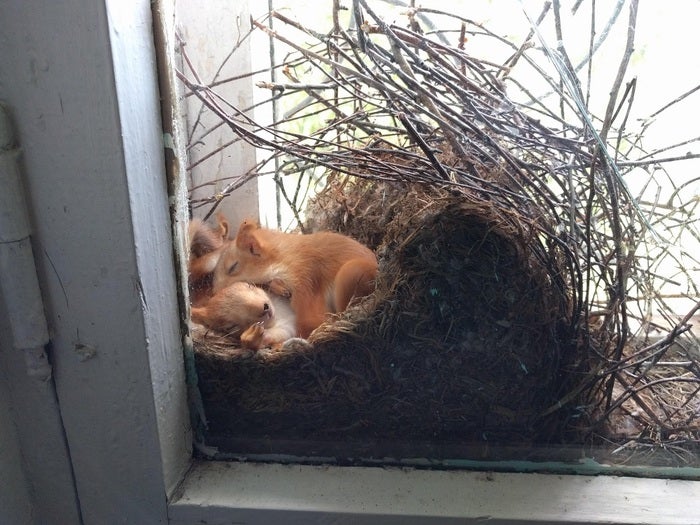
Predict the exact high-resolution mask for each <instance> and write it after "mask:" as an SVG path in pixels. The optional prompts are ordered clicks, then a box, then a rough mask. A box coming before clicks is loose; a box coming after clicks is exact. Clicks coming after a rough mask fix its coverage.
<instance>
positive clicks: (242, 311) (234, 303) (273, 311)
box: [192, 282, 296, 350]
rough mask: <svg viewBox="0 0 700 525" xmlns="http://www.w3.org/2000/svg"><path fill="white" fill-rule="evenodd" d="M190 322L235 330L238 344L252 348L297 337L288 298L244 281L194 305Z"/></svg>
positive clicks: (270, 345) (208, 326) (263, 346)
mask: <svg viewBox="0 0 700 525" xmlns="http://www.w3.org/2000/svg"><path fill="white" fill-rule="evenodd" d="M192 321H193V322H195V323H198V324H201V325H202V326H204V327H205V328H209V329H211V330H216V331H218V332H224V333H227V332H228V333H233V332H238V333H239V334H240V340H241V346H243V347H244V348H249V349H251V350H259V349H261V348H276V347H279V346H280V345H282V344H283V343H284V342H285V341H288V340H290V339H293V338H294V337H295V336H296V319H295V315H294V312H293V311H292V309H291V306H290V304H289V300H288V299H285V298H283V297H278V296H274V295H273V296H270V295H268V294H267V292H266V291H265V290H263V289H262V288H260V287H258V286H255V285H254V284H250V283H245V282H235V283H231V284H230V285H228V286H226V287H225V288H222V289H221V290H219V291H217V292H216V293H215V294H214V295H212V296H211V297H210V298H209V300H208V301H206V302H205V303H204V304H203V305H201V306H193V307H192Z"/></svg>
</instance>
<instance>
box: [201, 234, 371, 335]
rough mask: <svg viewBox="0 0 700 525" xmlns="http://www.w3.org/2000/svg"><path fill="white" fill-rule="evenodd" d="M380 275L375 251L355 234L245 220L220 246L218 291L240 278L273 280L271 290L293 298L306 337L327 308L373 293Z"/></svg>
mask: <svg viewBox="0 0 700 525" xmlns="http://www.w3.org/2000/svg"><path fill="white" fill-rule="evenodd" d="M376 276H377V258H376V256H375V255H374V253H373V252H372V251H371V250H370V249H369V248H367V247H366V246H364V245H362V244H360V243H359V242H357V241H356V240H354V239H351V238H350V237H347V236H345V235H341V234H339V233H333V232H317V233H310V234H303V235H302V234H296V233H284V232H280V231H276V230H270V229H267V228H261V227H259V226H258V225H257V224H256V223H255V222H253V221H243V223H242V224H241V226H240V227H239V229H238V234H237V235H236V238H235V240H233V241H231V242H228V243H226V244H225V245H224V246H223V248H221V253H220V255H219V257H218V261H217V263H216V266H215V268H214V277H213V290H214V292H215V293H217V292H218V291H219V290H222V289H224V288H226V287H227V286H228V285H230V284H231V283H233V282H239V281H245V282H251V283H255V284H262V285H269V286H270V291H271V292H273V293H275V294H278V295H283V296H287V297H290V304H291V307H292V310H293V311H294V313H295V314H296V322H297V333H298V335H299V336H300V337H303V338H306V337H308V336H309V334H310V333H311V332H312V331H313V330H314V329H316V328H317V327H318V326H319V325H320V324H321V323H322V322H323V321H324V320H325V319H326V317H327V315H328V313H338V312H342V311H343V310H345V308H346V307H347V306H348V304H350V302H351V301H352V299H353V298H355V297H363V296H365V295H368V294H370V293H372V291H373V290H374V287H375V285H374V281H375V279H376Z"/></svg>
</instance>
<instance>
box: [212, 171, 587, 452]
mask: <svg viewBox="0 0 700 525" xmlns="http://www.w3.org/2000/svg"><path fill="white" fill-rule="evenodd" d="M340 186H342V192H341V190H340ZM336 189H337V190H338V193H334V189H333V185H331V186H329V187H328V188H327V189H326V191H325V192H324V193H322V194H321V195H319V197H317V199H316V200H315V202H314V203H313V204H312V207H311V209H310V210H309V214H310V216H311V217H312V218H313V220H314V221H316V223H315V227H318V228H323V227H326V226H332V227H333V229H341V230H343V231H344V232H345V233H348V234H350V235H353V236H355V237H356V238H359V239H360V240H361V241H363V242H366V243H367V244H369V245H370V246H371V247H373V248H375V249H376V250H377V252H378V254H379V259H380V275H379V278H378V282H377V290H376V292H375V293H374V294H373V295H372V296H370V297H368V298H366V299H364V300H363V301H361V302H359V303H358V304H356V305H355V306H353V307H351V308H349V309H348V310H347V311H346V312H345V313H344V314H343V315H341V316H339V317H338V318H337V319H336V320H334V321H333V322H330V323H327V324H325V325H323V326H322V327H320V328H319V329H318V330H316V331H315V332H314V333H313V334H312V336H311V338H310V341H311V343H312V347H311V348H310V349H309V348H308V347H307V346H301V347H299V348H295V347H288V348H283V349H281V350H279V351H277V352H273V353H267V354H256V355H249V354H245V355H243V354H240V355H239V354H236V353H231V354H230V361H229V362H228V363H222V361H221V359H218V360H217V365H216V366H211V367H207V366H206V353H205V352H200V354H199V360H200V364H201V365H202V366H201V368H200V370H201V372H202V373H203V374H205V375H206V376H207V378H206V381H204V382H203V383H204V384H205V385H206V386H205V387H204V388H206V389H208V390H209V391H208V392H205V396H208V397H209V398H210V399H211V400H212V401H213V402H214V404H215V405H217V400H218V402H219V403H223V405H225V407H226V409H227V410H229V411H230V413H231V424H230V425H227V424H224V425H223V427H222V428H220V429H218V430H219V431H220V432H222V433H224V434H227V435H240V436H248V437H251V436H256V435H259V434H260V433H262V434H264V435H274V436H277V437H278V438H282V439H288V440H289V439H299V438H304V437H309V436H313V437H314V439H317V440H318V439H321V440H329V441H334V440H335V441H337V440H338V439H350V440H353V441H355V440H373V441H374V440H379V441H393V442H397V441H400V442H404V441H411V442H425V441H428V440H430V441H432V442H440V441H445V442H451V441H460V442H465V443H468V442H474V441H477V442H484V441H486V442H488V443H517V444H523V442H532V441H540V440H543V439H551V438H554V439H556V437H557V435H558V433H560V432H561V431H562V430H563V428H564V418H563V417H562V416H561V414H560V412H557V411H551V410H549V409H550V407H552V406H555V405H556V404H557V402H558V401H559V400H560V399H562V397H563V396H564V395H565V394H566V393H567V389H568V388H570V387H571V384H572V382H571V377H570V374H569V372H570V371H571V370H573V369H574V368H575V367H576V365H577V363H578V362H579V358H578V356H577V355H576V351H575V348H576V346H575V345H574V344H573V342H572V341H571V340H572V337H571V332H570V326H571V319H570V313H569V312H570V306H569V301H570V297H569V295H568V293H567V290H566V288H565V287H564V286H563V285H562V284H561V283H559V282H558V281H557V278H556V276H557V275H560V274H561V269H560V268H558V267H557V261H558V259H557V257H556V255H555V254H552V256H551V257H550V258H549V259H543V258H542V257H535V256H534V255H533V250H532V249H531V247H532V246H533V245H534V244H536V242H537V239H536V235H537V230H536V228H535V225H534V224H532V223H531V220H530V219H527V217H528V215H527V214H523V213H522V212H521V211H517V210H513V211H511V212H504V210H497V209H495V208H492V207H491V206H490V205H489V203H488V202H484V201H478V200H476V199H472V198H470V197H469V195H466V194H464V193H462V192H455V191H454V190H449V191H448V190H440V189H436V188H430V189H428V188H424V187H422V186H416V185H411V186H408V185H401V184H394V183H392V184H388V183H387V184H384V183H377V182H369V181H354V182H353V183H352V185H351V186H348V185H347V184H346V183H345V182H344V183H343V184H341V185H338V186H336ZM369 194H371V195H373V198H372V199H367V196H368V195H369ZM379 196H383V197H382V199H383V200H382V199H380V198H379ZM337 199H342V200H343V202H344V204H343V205H342V206H338V205H337V202H336V203H335V204H333V205H329V204H330V203H331V202H332V201H334V200H337ZM360 199H361V200H360ZM363 202H364V203H367V205H366V206H361V204H362V203H363ZM326 205H328V206H327V207H326ZM350 210H354V211H352V212H350ZM319 217H322V221H319ZM339 222H344V223H345V226H346V227H345V228H338V226H340V224H338V223H339ZM360 225H361V226H360ZM372 240H374V242H375V244H376V245H373V243H372ZM222 384H223V385H225V386H224V387H217V386H216V385H222ZM545 414H549V415H547V416H546V417H545Z"/></svg>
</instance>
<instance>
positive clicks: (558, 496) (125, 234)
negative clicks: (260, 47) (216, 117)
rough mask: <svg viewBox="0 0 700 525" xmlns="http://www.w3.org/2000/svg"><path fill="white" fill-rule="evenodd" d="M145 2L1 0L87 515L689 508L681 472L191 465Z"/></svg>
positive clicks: (487, 515)
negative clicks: (652, 475) (641, 474)
mask: <svg viewBox="0 0 700 525" xmlns="http://www.w3.org/2000/svg"><path fill="white" fill-rule="evenodd" d="M150 7H151V6H150V2H149V0H135V1H133V2H129V3H128V4H124V3H123V2H121V0H104V2H90V1H89V0H75V1H73V2H70V3H62V2H49V3H46V2H42V1H41V0H24V1H23V2H13V0H0V11H2V12H3V17H2V18H3V19H4V21H1V20H0V36H2V42H3V56H2V57H0V72H2V73H3V81H2V82H0V97H2V98H4V99H5V102H7V103H8V104H9V105H10V107H11V108H13V111H14V114H15V116H16V121H17V125H18V128H19V136H20V140H21V143H22V144H21V145H22V147H23V149H24V168H25V173H26V182H27V190H28V191H27V194H28V201H29V204H30V207H31V210H32V222H33V224H34V227H35V232H34V238H33V240H34V246H35V253H36V257H37V263H38V270H39V277H40V281H41V285H42V292H43V294H44V298H45V307H46V313H47V319H48V322H49V326H50V329H51V339H52V358H53V365H54V376H55V384H56V390H57V394H58V402H59V405H60V415H61V418H62V422H63V425H64V429H65V435H66V441H67V444H68V450H69V451H70V461H71V465H72V469H73V472H74V475H75V486H76V492H77V495H78V501H79V505H80V511H81V514H82V520H81V521H82V522H83V523H84V524H90V525H92V524H95V525H102V524H106V523H134V524H149V525H150V524H157V523H171V524H173V525H190V524H192V525H194V524H195V523H208V524H210V525H211V524H224V523H236V522H245V523H280V524H285V523H288V524H292V523H305V524H306V523H359V524H368V523H389V524H391V523H411V524H414V523H431V524H432V523H438V524H441V523H445V524H447V523H477V522H482V521H484V520H487V519H488V520H490V522H491V523H495V524H507V523H564V522H576V523H637V524H645V523H646V524H656V523H675V524H690V523H698V520H699V519H700V518H699V517H700V498H699V497H698V496H700V483H697V482H691V481H680V480H653V479H634V478H612V477H581V476H554V475H549V476H548V475H538V474H489V473H474V472H471V473H470V472H465V471H452V472H437V471H436V472H431V471H422V470H411V469H383V468H348V467H328V466H299V465H294V466H284V465H274V464H270V465H265V464H236V463H217V462H208V463H195V464H194V465H192V464H191V452H190V431H189V428H188V419H187V409H186V400H185V391H186V386H185V381H184V373H183V360H182V351H181V345H182V342H181V333H180V313H179V312H178V307H177V294H176V290H177V285H176V278H175V265H174V263H173V253H172V240H171V239H172V237H171V219H170V215H169V213H168V205H169V201H168V199H167V196H166V192H165V188H166V179H165V170H164V162H163V143H162V140H161V138H162V137H161V124H160V107H159V101H158V89H157V78H156V67H155V58H154V49H153V34H152V24H151V12H150ZM5 75H6V76H5ZM28 452H35V453H39V454H40V453H41V450H35V451H28ZM190 467H192V468H190ZM188 469H189V470H188ZM176 485H179V489H177V490H176V489H175V487H176ZM0 512H1V511H0ZM56 519H57V520H58V521H60V520H61V516H56Z"/></svg>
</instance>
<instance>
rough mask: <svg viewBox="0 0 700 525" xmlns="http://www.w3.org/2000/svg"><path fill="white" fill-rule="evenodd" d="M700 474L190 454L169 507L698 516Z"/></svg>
mask: <svg viewBox="0 0 700 525" xmlns="http://www.w3.org/2000/svg"><path fill="white" fill-rule="evenodd" d="M699 493H700V482H695V481H687V480H665V479H643V478H631V477H615V476H597V477H588V476H570V475H551V474H511V473H491V472H464V471H430V470H413V469H400V468H375V467H332V466H305V465H281V464H261V463H225V462H196V463H195V464H194V466H193V467H192V469H191V470H190V472H189V473H188V474H187V476H186V478H185V480H184V481H183V484H182V486H181V488H180V490H179V491H178V492H177V493H176V495H175V497H174V498H173V502H172V503H171V504H170V506H169V517H170V523H171V524H172V525H185V524H187V525H189V524H194V523H208V524H210V525H212V524H223V523H246V524H254V523H265V524H267V523H276V524H281V525H284V524H292V523H294V524H296V523H300V524H301V523H304V524H306V523H334V524H341V523H352V524H365V523H382V524H393V523H396V524H399V523H400V524H404V523H411V524H414V523H431V524H432V523H453V522H454V523H457V522H458V523H462V524H464V523H477V522H478V523H481V522H483V521H487V520H489V523H493V524H506V523H514V522H518V523H561V522H567V521H568V522H576V523H629V524H657V523H658V524H661V523H664V524H688V525H690V524H697V522H698V516H700V499H698V497H697V495H698V494H699Z"/></svg>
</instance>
